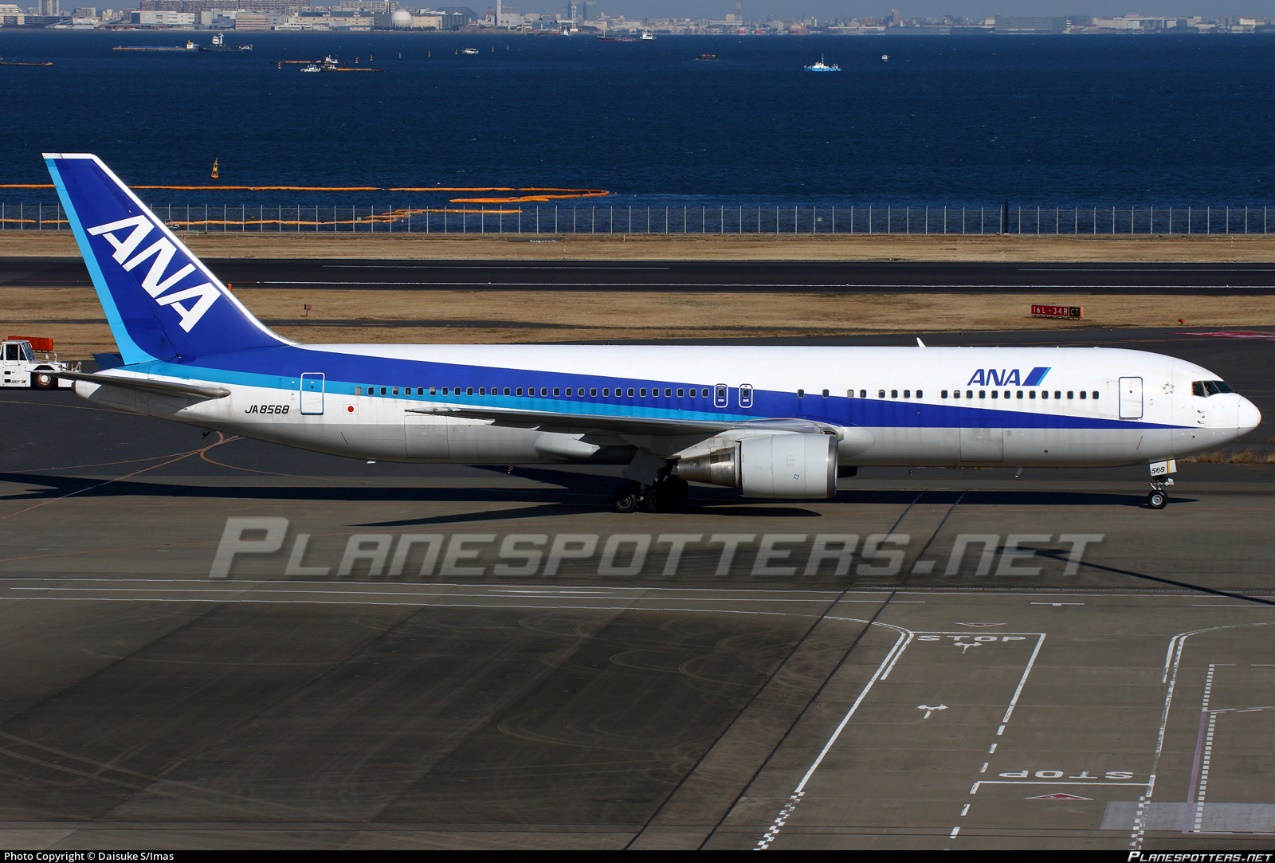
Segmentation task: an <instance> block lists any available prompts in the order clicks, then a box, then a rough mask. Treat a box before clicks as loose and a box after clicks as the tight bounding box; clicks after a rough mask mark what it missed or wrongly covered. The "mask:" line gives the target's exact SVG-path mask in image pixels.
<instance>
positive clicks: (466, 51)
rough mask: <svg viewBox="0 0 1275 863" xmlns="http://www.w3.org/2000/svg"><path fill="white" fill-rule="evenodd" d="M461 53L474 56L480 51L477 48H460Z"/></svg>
mask: <svg viewBox="0 0 1275 863" xmlns="http://www.w3.org/2000/svg"><path fill="white" fill-rule="evenodd" d="M460 53H462V54H464V55H466V56H468V57H472V56H474V55H475V54H477V53H478V49H477V48H461V49H460Z"/></svg>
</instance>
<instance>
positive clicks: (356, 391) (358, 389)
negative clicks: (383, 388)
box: [354, 387, 363, 396]
mask: <svg viewBox="0 0 1275 863" xmlns="http://www.w3.org/2000/svg"><path fill="white" fill-rule="evenodd" d="M354 394H355V395H356V396H361V395H363V387H355V388H354Z"/></svg>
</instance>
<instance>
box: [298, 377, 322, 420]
mask: <svg viewBox="0 0 1275 863" xmlns="http://www.w3.org/2000/svg"><path fill="white" fill-rule="evenodd" d="M301 413H303V414H322V413H323V372H306V373H305V374H303V375H302V376H301Z"/></svg>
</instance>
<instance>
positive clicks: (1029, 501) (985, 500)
mask: <svg viewBox="0 0 1275 863" xmlns="http://www.w3.org/2000/svg"><path fill="white" fill-rule="evenodd" d="M500 470H501V472H502V473H503V471H504V469H503V468H502V469H500ZM518 477H519V478H520V479H524V480H532V481H535V482H537V483H540V484H541V485H548V486H551V488H548V489H546V488H510V487H499V486H497V485H494V484H493V485H492V486H484V487H455V488H438V487H421V488H411V487H407V488H405V487H401V486H398V487H395V486H380V485H377V486H347V485H340V484H332V485H313V486H302V485H279V486H254V485H234V486H222V485H195V484H171V483H163V482H144V481H138V480H102V479H94V478H85V477H76V476H59V475H53V474H45V473H20V472H18V473H0V482H5V483H10V484H12V485H18V486H26V487H27V488H26V491H25V492H19V493H16V494H11V495H8V496H6V497H5V498H3V500H4V501H7V502H41V501H50V500H56V499H58V498H61V497H66V496H68V495H74V496H75V497H77V498H85V497H89V498H126V497H139V498H170V499H174V500H177V499H195V500H199V499H203V500H246V501H270V502H276V503H278V502H286V501H297V502H302V501H305V502H319V503H321V502H325V501H330V502H340V503H346V504H361V503H402V504H405V505H409V506H410V505H411V504H421V503H452V504H458V505H465V504H487V505H490V504H502V503H503V504H510V505H511V506H513V507H516V508H513V509H499V510H495V511H488V510H484V511H481V512H473V511H471V512H456V513H449V514H446V515H439V516H430V517H424V518H406V519H401V520H395V521H384V522H369V523H359V524H357V525H355V526H358V527H412V526H422V525H431V524H437V525H444V524H481V523H485V522H508V521H511V520H524V519H532V518H554V517H557V516H566V515H573V516H575V515H587V514H590V513H598V512H606V513H609V512H610V497H611V492H612V490H613V489H614V487H615V485H616V480H615V478H614V477H607V476H598V475H592V474H579V473H569V472H561V471H553V470H540V469H535V470H529V469H525V468H520V469H519V471H518ZM555 489H559V490H561V491H562V492H564V493H565V494H566V495H568V496H570V497H571V498H572V499H571V500H554V497H555V491H554V490H555ZM918 494H920V495H921V498H920V502H922V503H925V504H929V505H934V504H940V505H941V504H952V503H955V502H956V501H957V500H958V499H959V500H960V501H961V506H963V507H965V506H983V507H1024V506H1034V507H1113V506H1118V507H1124V508H1135V509H1136V508H1146V503H1145V501H1144V498H1143V497H1142V496H1141V495H1139V494H1136V493H1130V494H1116V493H1110V492H1092V491H1057V490H1041V491H1031V490H1005V491H1002V490H996V489H987V490H965V491H961V490H950V489H944V490H919V489H915V488H913V489H899V490H893V489H886V490H880V489H862V490H859V489H843V490H839V491H838V492H837V495H836V497H835V498H834V502H835V503H842V504H852V505H862V506H873V505H876V506H891V507H899V506H907V505H908V504H911V503H913V502H916V501H917V500H918ZM1194 502H1196V499H1194V498H1190V497H1181V496H1175V497H1173V498H1172V500H1171V505H1173V506H1178V505H1182V504H1186V503H1194ZM669 515H684V516H687V515H702V516H713V517H719V518H724V519H758V518H763V519H823V518H835V517H836V515H835V513H828V512H826V511H823V512H821V511H817V510H814V509H811V508H810V507H809V506H808V505H807V504H806V503H805V502H802V501H793V502H791V503H787V502H778V501H765V502H754V501H751V500H749V499H746V498H740V497H739V496H737V495H736V494H734V493H733V492H732V491H730V490H727V489H716V488H708V487H698V486H697V487H695V488H694V489H693V491H692V493H691V497H690V498H689V499H688V500H687V501H686V502H685V504H684V505H683V506H682V508H681V509H680V510H679V511H678V512H677V513H670V514H669ZM645 516H646V514H644V513H640V512H639V513H635V514H634V515H633V517H634V518H637V519H640V518H643V517H645ZM655 517H659V516H658V515H657V516H655Z"/></svg>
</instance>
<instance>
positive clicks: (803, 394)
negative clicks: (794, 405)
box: [797, 390, 806, 399]
mask: <svg viewBox="0 0 1275 863" xmlns="http://www.w3.org/2000/svg"><path fill="white" fill-rule="evenodd" d="M805 397H806V391H805V390H797V398H799V399H804V398H805Z"/></svg>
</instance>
